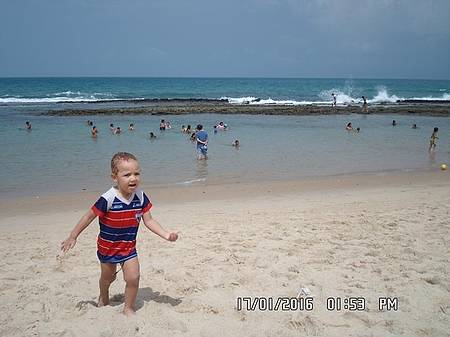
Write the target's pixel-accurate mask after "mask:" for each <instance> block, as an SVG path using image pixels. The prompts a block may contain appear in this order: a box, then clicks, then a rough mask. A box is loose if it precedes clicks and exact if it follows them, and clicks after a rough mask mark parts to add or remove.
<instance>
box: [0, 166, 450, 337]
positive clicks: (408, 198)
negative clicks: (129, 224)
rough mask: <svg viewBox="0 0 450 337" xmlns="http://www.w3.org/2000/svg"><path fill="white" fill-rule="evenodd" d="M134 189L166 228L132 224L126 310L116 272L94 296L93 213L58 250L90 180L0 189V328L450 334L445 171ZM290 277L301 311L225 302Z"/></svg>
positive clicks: (265, 291) (91, 196) (50, 332)
mask: <svg viewBox="0 0 450 337" xmlns="http://www.w3.org/2000/svg"><path fill="white" fill-rule="evenodd" d="M106 188H107V186H105V190H106ZM143 189H144V190H145V191H147V193H148V194H149V196H150V197H151V199H152V202H153V204H154V208H153V211H152V214H153V216H154V217H155V218H156V219H158V220H159V221H160V222H161V224H162V225H163V226H164V227H166V228H170V229H176V230H178V231H180V239H179V241H178V242H176V243H169V242H165V241H163V240H161V239H159V238H158V237H157V236H155V235H154V234H152V233H150V232H148V231H147V230H146V229H145V227H144V226H142V228H140V232H139V235H138V244H137V247H138V254H139V259H140V263H141V283H140V290H139V294H138V300H137V312H136V316H135V317H133V318H130V319H127V318H125V317H124V316H123V315H121V314H120V311H121V308H122V305H123V291H124V282H123V280H122V276H121V274H119V277H118V279H117V280H116V281H115V282H114V283H113V285H112V287H111V297H112V305H111V306H108V307H102V308H97V307H96V299H97V296H98V277H99V265H98V260H97V257H96V244H95V241H96V235H97V231H98V225H97V221H95V222H93V223H92V224H91V225H90V226H89V227H88V229H87V230H86V231H85V232H83V234H82V235H81V236H80V238H79V240H78V243H77V245H76V247H75V248H74V249H73V250H72V251H70V252H69V253H68V254H67V255H65V256H60V255H59V245H60V242H61V241H62V240H63V239H64V238H65V237H66V236H67V234H68V233H69V231H70V230H71V228H72V227H73V226H74V224H75V223H76V222H77V220H78V219H79V218H80V217H81V216H82V214H84V212H85V211H86V210H87V208H88V207H89V206H90V205H91V204H92V203H93V202H94V201H95V200H96V198H97V197H98V195H99V194H100V193H102V192H103V191H94V192H92V191H90V192H86V193H74V194H60V195H50V196H45V197H39V198H37V197H36V196H32V197H29V198H20V199H9V200H6V199H5V200H2V203H1V204H0V211H1V214H2V218H1V220H0V237H1V253H2V256H3V259H2V261H1V262H0V263H1V268H0V270H1V271H2V273H1V275H0V289H1V290H0V312H1V320H0V336H102V337H106V336H450V333H449V331H450V274H449V273H450V264H449V256H450V255H449V253H450V250H449V247H450V224H449V207H448V205H449V204H450V193H449V191H450V179H449V173H448V171H434V172H416V173H389V174H378V175H358V176H355V175H354V176H334V177H328V178H317V179H313V180H305V181H284V182H264V183H260V184H231V185H209V186H186V187H176V188H175V187H174V188H170V189H168V188H166V189H152V187H151V186H143ZM97 192H98V193H97ZM302 288H307V290H309V292H310V295H309V296H311V298H312V301H313V309H312V310H310V311H306V310H288V311H282V310H281V309H280V308H278V310H259V309H257V310H255V311H251V310H247V308H242V309H241V310H238V308H237V298H238V297H241V298H242V297H250V298H251V299H255V298H257V297H258V298H260V297H266V298H272V299H273V301H274V302H276V301H277V299H278V298H279V297H296V296H297V295H298V293H299V292H300V290H301V289H302ZM307 292H308V291H307ZM305 296H306V295H304V294H303V297H302V298H305ZM330 297H332V298H338V297H339V298H341V299H342V301H343V302H342V304H343V307H342V309H341V310H337V309H334V310H327V299H328V298H330ZM381 297H388V298H390V299H397V300H398V302H397V303H398V310H396V311H394V310H387V309H386V308H385V309H383V310H379V308H378V301H379V298H381ZM351 298H362V299H363V300H364V305H363V308H360V309H361V310H352V309H354V308H351V307H347V308H344V303H350V302H344V301H346V300H347V299H351ZM352 301H353V300H352ZM358 303H361V302H358Z"/></svg>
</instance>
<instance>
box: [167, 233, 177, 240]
mask: <svg viewBox="0 0 450 337" xmlns="http://www.w3.org/2000/svg"><path fill="white" fill-rule="evenodd" d="M177 239H178V233H177V232H169V235H168V236H167V241H177Z"/></svg>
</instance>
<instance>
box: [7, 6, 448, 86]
mask: <svg viewBox="0 0 450 337" xmlns="http://www.w3.org/2000/svg"><path fill="white" fill-rule="evenodd" d="M0 48H1V50H0V77H24V76H25V77H34V76H130V77H134V76H139V77H309V78H311V77H313V78H316V77H319V78H348V77H353V78H419V79H421V78H424V79H450V1H449V0H221V1H217V0H14V1H7V0H2V1H0Z"/></svg>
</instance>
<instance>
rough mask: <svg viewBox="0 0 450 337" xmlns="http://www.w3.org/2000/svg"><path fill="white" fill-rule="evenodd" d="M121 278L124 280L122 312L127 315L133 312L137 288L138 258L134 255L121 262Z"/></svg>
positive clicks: (138, 274) (138, 275)
mask: <svg viewBox="0 0 450 337" xmlns="http://www.w3.org/2000/svg"><path fill="white" fill-rule="evenodd" d="M122 269H123V278H124V280H125V283H126V285H125V304H124V307H123V313H124V314H125V315H127V316H129V315H132V314H134V303H135V302H136V296H137V293H138V289H139V277H140V273H139V260H138V258H137V256H136V257H134V258H132V259H130V260H127V261H125V263H124V264H123V267H122Z"/></svg>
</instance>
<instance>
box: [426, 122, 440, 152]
mask: <svg viewBox="0 0 450 337" xmlns="http://www.w3.org/2000/svg"><path fill="white" fill-rule="evenodd" d="M438 131H439V128H437V127H435V128H434V129H433V133H432V134H431V137H430V147H429V148H428V151H429V152H431V151H434V150H435V149H436V141H437V140H438V139H439V137H438V136H437V133H438Z"/></svg>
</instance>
